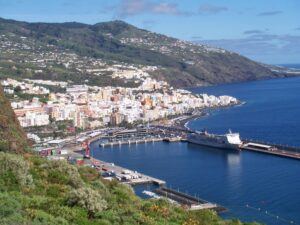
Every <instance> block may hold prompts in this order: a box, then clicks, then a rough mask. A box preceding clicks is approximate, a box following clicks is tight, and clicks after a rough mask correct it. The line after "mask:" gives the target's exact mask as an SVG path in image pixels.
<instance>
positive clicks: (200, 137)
mask: <svg viewBox="0 0 300 225" xmlns="http://www.w3.org/2000/svg"><path fill="white" fill-rule="evenodd" d="M187 141H188V142H190V143H194V144H198V145H204V146H208V147H214V148H222V149H234V150H240V147H241V146H242V144H243V142H242V141H241V139H240V134H239V133H232V132H231V131H230V130H229V132H228V133H227V134H224V135H217V134H210V133H208V132H207V131H206V130H204V131H195V132H192V133H190V134H188V136H187Z"/></svg>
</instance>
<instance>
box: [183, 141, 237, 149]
mask: <svg viewBox="0 0 300 225" xmlns="http://www.w3.org/2000/svg"><path fill="white" fill-rule="evenodd" d="M187 141H188V142H189V143H193V144H197V145H202V146H207V147H213V148H219V149H230V150H237V151H240V145H238V144H229V143H218V142H213V141H209V140H197V139H194V138H188V139H187Z"/></svg>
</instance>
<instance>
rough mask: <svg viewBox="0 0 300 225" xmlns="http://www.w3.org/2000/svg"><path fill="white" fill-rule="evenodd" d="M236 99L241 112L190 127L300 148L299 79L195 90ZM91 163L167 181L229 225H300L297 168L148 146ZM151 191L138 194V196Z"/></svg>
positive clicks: (185, 147)
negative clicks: (214, 209)
mask: <svg viewBox="0 0 300 225" xmlns="http://www.w3.org/2000/svg"><path fill="white" fill-rule="evenodd" d="M192 91H194V92H196V93H203V92H206V93H210V94H215V95H223V94H227V95H232V96H235V97H238V98H239V99H241V100H243V101H245V102H246V104H244V105H243V106H238V107H232V108H228V109H222V110H216V111H212V112H211V113H210V115H209V116H207V117H204V118H200V119H198V120H195V121H192V122H190V123H189V126H190V127H192V128H195V129H202V128H207V129H208V130H209V131H211V132H216V133H223V132H225V131H227V130H228V129H231V130H233V131H237V132H240V133H241V136H242V137H244V138H254V139H259V140H264V141H272V142H276V143H285V144H289V145H297V146H300V99H299V98H300V78H289V79H276V80H266V81H256V82H249V83H239V84H230V85H222V86H215V87H206V88H197V89H193V90H192ZM92 150H93V155H94V156H95V157H96V158H99V159H102V160H104V161H108V162H114V163H116V164H119V165H121V166H124V167H127V168H129V169H132V170H137V171H139V172H143V173H145V174H148V175H151V176H154V177H157V178H160V179H163V180H165V181H167V184H168V186H171V187H172V188H176V189H177V188H178V189H179V190H181V191H184V192H187V193H189V194H193V195H196V196H199V197H200V198H203V199H206V200H208V201H212V202H216V203H219V204H221V205H223V206H224V207H226V208H227V209H228V211H227V212H226V213H223V214H221V216H222V217H224V218H239V219H241V220H243V221H258V222H262V223H265V224H271V225H273V224H275V225H284V224H291V221H293V224H300V161H297V160H293V159H286V158H280V157H275V156H271V155H264V154H259V153H254V152H247V151H244V152H241V153H237V152H234V151H224V150H219V149H213V148H207V147H201V146H199V145H194V144H188V143H163V142H160V143H153V144H152V143H148V144H139V145H130V146H127V145H124V146H121V147H119V146H118V147H113V148H110V147H107V148H100V147H99V146H98V143H97V142H95V143H93V145H92ZM150 188H151V186H140V187H137V188H136V191H137V193H138V194H140V193H141V191H142V190H144V189H150Z"/></svg>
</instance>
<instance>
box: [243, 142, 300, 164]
mask: <svg viewBox="0 0 300 225" xmlns="http://www.w3.org/2000/svg"><path fill="white" fill-rule="evenodd" d="M241 149H242V150H247V151H254V152H258V153H263V154H271V155H275V156H280V157H285V158H291V159H297V160H299V159H300V148H299V147H292V146H285V145H279V144H272V143H267V142H262V141H252V140H243V145H242V146H241Z"/></svg>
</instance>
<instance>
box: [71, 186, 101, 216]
mask: <svg viewBox="0 0 300 225" xmlns="http://www.w3.org/2000/svg"><path fill="white" fill-rule="evenodd" d="M68 204H69V205H70V206H74V205H77V206H80V207H83V208H84V209H86V210H87V211H88V214H89V216H90V217H93V216H94V215H95V213H97V212H101V211H102V210H104V209H106V208H107V202H106V201H105V200H104V199H103V198H102V196H101V195H100V194H99V192H97V191H95V190H93V189H91V188H89V187H83V188H79V189H74V190H72V191H71V192H70V194H69V197H68Z"/></svg>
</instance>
